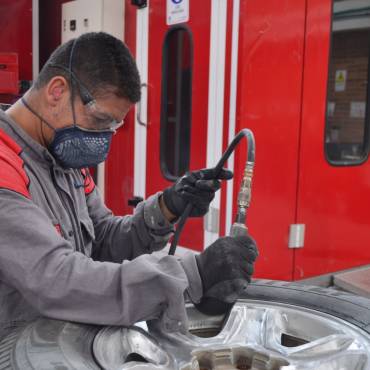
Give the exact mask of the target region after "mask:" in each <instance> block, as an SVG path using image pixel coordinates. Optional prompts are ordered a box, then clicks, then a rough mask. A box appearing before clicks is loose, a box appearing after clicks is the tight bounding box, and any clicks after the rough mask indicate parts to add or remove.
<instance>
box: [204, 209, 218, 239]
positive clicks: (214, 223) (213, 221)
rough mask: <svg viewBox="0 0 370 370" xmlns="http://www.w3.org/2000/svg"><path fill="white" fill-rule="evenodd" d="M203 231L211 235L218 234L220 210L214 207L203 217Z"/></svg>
mask: <svg viewBox="0 0 370 370" xmlns="http://www.w3.org/2000/svg"><path fill="white" fill-rule="evenodd" d="M204 229H205V230H207V231H209V232H211V233H218V232H219V230H220V210H219V209H217V208H214V207H210V208H209V212H208V213H207V214H206V216H205V217H204Z"/></svg>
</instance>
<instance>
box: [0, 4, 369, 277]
mask: <svg viewBox="0 0 370 370" xmlns="http://www.w3.org/2000/svg"><path fill="white" fill-rule="evenodd" d="M77 1H80V0H77ZM122 1H123V0H122ZM64 2H66V1H62V0H54V1H52V0H39V2H38V5H39V10H40V18H39V24H40V45H39V46H40V59H41V64H42V62H43V61H44V60H45V58H46V57H47V54H48V53H49V52H50V51H51V50H52V49H53V48H54V47H56V46H57V45H58V44H59V43H60V42H61V34H60V30H62V20H61V6H62V3H64ZM16 3H17V6H18V8H17V11H18V12H19V14H22V11H23V12H24V11H25V9H28V10H30V9H32V1H31V0H22V1H17V2H16ZM33 3H34V4H35V3H37V2H35V1H34V2H33ZM20 4H23V10H22V6H21V5H20ZM124 5H125V6H124V34H125V42H126V43H127V44H128V45H129V47H130V49H131V50H132V52H133V53H134V55H135V56H136V59H137V62H138V66H139V69H140V72H141V78H142V82H143V86H142V92H143V94H142V95H143V97H142V101H141V102H140V103H139V104H138V105H137V107H136V108H135V111H133V112H131V113H130V114H129V116H128V118H127V121H126V125H125V126H124V127H123V128H122V129H121V131H120V132H119V133H118V134H117V135H116V136H115V139H114V143H113V147H112V152H111V154H110V157H109V160H108V161H107V163H106V166H105V172H104V173H105V176H104V185H105V186H104V188H105V198H106V202H107V204H108V206H109V207H111V208H112V210H113V211H114V212H115V213H117V214H124V213H129V212H132V207H130V206H129V205H128V203H129V201H130V200H132V199H133V200H134V199H135V197H146V196H148V195H150V194H152V193H154V192H156V191H160V190H161V189H163V188H165V187H166V186H168V185H169V184H170V183H171V182H172V181H174V180H175V179H176V178H177V177H178V176H181V175H182V174H183V173H184V172H185V171H186V170H188V169H196V168H202V167H206V166H213V165H215V164H216V162H217V161H218V159H219V158H220V157H221V154H222V152H223V150H224V149H225V148H226V147H227V144H228V143H229V142H230V141H231V139H232V138H233V137H234V135H235V133H237V132H238V131H239V130H240V129H242V128H245V127H247V128H250V129H251V130H252V131H253V132H254V134H255V137H256V144H257V153H256V167H255V175H254V183H253V196H252V205H251V208H250V212H249V215H248V227H249V230H250V232H251V234H252V235H253V236H254V237H255V238H256V240H257V241H258V244H259V247H260V252H261V253H260V257H259V260H258V263H257V266H256V276H258V277H264V278H271V279H284V280H298V279H303V278H307V277H312V276H316V275H321V274H326V273H329V272H334V271H338V270H343V269H347V268H350V267H355V266H360V265H367V264H369V263H370V249H369V244H370V233H369V231H368V230H369V226H368V225H369V224H370V212H369V211H368V209H367V207H368V204H370V164H369V162H368V152H369V117H368V108H367V107H368V100H369V95H368V79H369V73H368V72H369V71H368V70H369V45H370V42H369V41H370V1H369V0H334V1H333V0H283V1H273V0H266V1H263V2H257V1H248V0H203V1H195V0H167V1H163V0H150V1H148V2H147V1H144V0H135V1H131V0H126V1H125V2H124ZM15 8H16V6H15V4H14V2H12V1H9V0H8V1H5V0H1V1H0V29H1V31H2V32H0V37H1V43H0V52H6V53H11V52H12V53H14V52H16V53H18V54H19V69H20V70H19V76H20V79H21V80H30V79H32V77H30V76H29V72H27V68H28V69H29V67H30V61H29V60H28V59H29V53H30V50H31V49H32V48H31V45H32V44H31V42H32V38H31V37H29V39H27V40H28V41H26V38H24V37H22V38H20V39H19V40H13V39H12V40H13V41H12V42H11V43H8V42H5V41H7V38H9V37H10V36H9V35H14V34H16V32H14V29H17V30H18V27H21V26H22V27H26V22H22V23H21V25H19V24H18V23H16V22H5V21H4V20H3V18H4V19H5V18H6V19H8V15H6V14H7V11H8V10H9V9H12V10H14V11H16V10H15ZM3 9H4V11H3ZM5 9H6V11H5ZM34 11H35V8H34ZM19 16H20V15H19ZM12 19H18V18H17V16H15V17H13V18H12ZM27 27H28V29H30V27H31V26H30V24H28V26H27ZM9 29H10V30H12V31H9ZM4 30H7V32H5V31H4ZM44 30H47V31H48V32H44ZM36 31H37V30H34V32H36ZM31 34H32V33H31ZM27 35H28V36H29V32H28V33H27ZM28 36H27V37H28ZM4 38H5V39H6V40H5V41H4V40H3V39H4ZM24 43H27V45H28V49H27V50H26V49H25V48H24V45H23V46H22V44H24ZM27 58H28V59H27ZM26 60H27V61H26ZM34 63H35V61H34ZM1 73H2V72H1V70H0V74H1ZM244 164H245V147H244V148H243V146H242V148H241V149H238V150H237V152H236V154H235V157H234V158H233V159H232V160H230V161H229V164H228V165H229V167H230V168H233V169H234V171H235V179H234V181H233V182H230V183H229V184H227V185H226V184H225V185H224V186H223V188H222V191H221V192H220V194H219V195H218V197H217V198H216V200H215V202H214V204H213V205H212V207H211V210H210V213H209V215H208V216H207V217H206V218H205V220H204V221H203V220H190V221H189V222H188V223H187V225H186V227H185V229H184V232H183V236H182V238H181V240H180V245H181V246H183V247H187V248H191V249H194V250H198V251H199V250H202V249H203V248H204V247H206V246H207V245H209V244H210V243H211V242H212V241H213V240H215V239H216V238H217V237H219V236H220V235H225V234H227V233H228V230H229V229H230V226H231V223H232V221H233V215H234V214H235V206H236V194H237V191H238V189H239V185H240V180H241V175H242V172H243V168H244ZM131 203H132V202H131Z"/></svg>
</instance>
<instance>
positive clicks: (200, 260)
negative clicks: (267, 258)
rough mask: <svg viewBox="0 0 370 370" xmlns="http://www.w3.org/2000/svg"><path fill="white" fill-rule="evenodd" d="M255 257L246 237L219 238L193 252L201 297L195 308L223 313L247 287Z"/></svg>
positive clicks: (253, 247) (254, 250) (253, 245)
mask: <svg viewBox="0 0 370 370" xmlns="http://www.w3.org/2000/svg"><path fill="white" fill-rule="evenodd" d="M257 256H258V250H257V246H256V243H255V242H254V240H253V239H252V238H251V237H250V236H237V237H229V236H228V237H224V238H220V239H218V240H216V241H215V242H214V243H213V244H212V245H210V246H209V247H208V248H206V249H205V251H204V252H202V253H201V254H199V255H197V256H196V261H197V264H198V269H199V273H200V276H201V279H202V283H203V297H202V300H201V302H200V304H198V305H196V307H197V308H198V309H199V310H200V311H202V312H205V313H207V314H220V313H224V312H225V311H226V310H227V309H228V308H229V307H230V306H231V305H232V304H233V303H234V302H235V301H236V300H237V299H238V297H239V296H240V295H241V294H242V293H243V292H244V291H245V289H246V288H247V285H248V283H249V282H250V281H251V276H252V274H253V271H254V270H253V263H254V261H255V260H256V258H257Z"/></svg>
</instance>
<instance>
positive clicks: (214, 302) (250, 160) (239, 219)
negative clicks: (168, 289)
mask: <svg viewBox="0 0 370 370" xmlns="http://www.w3.org/2000/svg"><path fill="white" fill-rule="evenodd" d="M243 137H245V138H246V139H247V141H248V146H247V150H248V153H247V162H246V166H245V169H244V174H243V179H242V184H241V187H240V191H239V193H238V201H237V205H238V210H237V215H236V219H235V222H234V223H233V225H232V227H231V230H230V236H234V237H236V236H241V235H247V233H248V229H247V227H246V225H245V223H246V218H247V210H248V208H249V205H250V201H251V187H252V177H253V168H254V162H255V140H254V135H253V133H252V131H251V130H249V129H243V130H241V131H240V132H239V133H238V134H237V135H236V136H235V138H234V140H233V141H232V142H231V143H230V145H229V146H228V148H227V149H226V151H225V153H224V154H223V155H222V157H221V159H220V160H219V162H218V163H217V165H216V167H215V174H216V176H217V174H219V173H220V172H221V170H222V168H223V166H224V164H225V163H226V161H227V160H228V158H229V157H230V155H231V154H232V153H233V151H234V150H235V148H236V146H237V145H238V144H239V142H240V140H241V139H242V138H243ZM191 210H192V205H191V204H188V205H187V207H186V208H185V211H184V213H183V215H182V216H181V218H180V220H179V223H178V226H177V229H176V232H175V235H174V237H173V239H172V243H171V247H170V251H169V254H170V255H174V254H175V251H176V246H177V243H178V240H179V238H180V234H181V231H182V229H183V228H184V225H185V222H186V219H187V218H188V216H189V214H190V213H191ZM231 305H232V304H230V303H226V302H223V301H220V300H218V299H215V298H203V299H202V301H201V303H200V304H199V305H197V308H198V309H200V310H201V311H203V312H205V313H207V314H219V313H222V312H225V311H226V310H227V309H228V308H229V307H230V306H231Z"/></svg>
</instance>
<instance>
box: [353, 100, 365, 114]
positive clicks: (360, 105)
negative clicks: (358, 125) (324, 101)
mask: <svg viewBox="0 0 370 370" xmlns="http://www.w3.org/2000/svg"><path fill="white" fill-rule="evenodd" d="M365 113H366V104H365V102H364V101H351V109H350V116H351V117H352V118H365Z"/></svg>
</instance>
